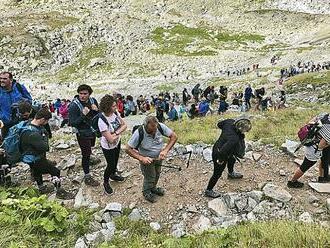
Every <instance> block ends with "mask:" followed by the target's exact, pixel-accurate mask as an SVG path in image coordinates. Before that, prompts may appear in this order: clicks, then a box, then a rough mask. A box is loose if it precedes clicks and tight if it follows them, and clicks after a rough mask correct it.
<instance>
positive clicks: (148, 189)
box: [126, 116, 177, 202]
mask: <svg viewBox="0 0 330 248" xmlns="http://www.w3.org/2000/svg"><path fill="white" fill-rule="evenodd" d="M141 136H142V137H141ZM163 136H165V137H169V138H170V139H169V141H168V142H167V145H166V146H165V147H164V142H163ZM141 139H142V140H141ZM176 140H177V135H176V134H175V133H174V132H173V131H172V130H171V129H169V128H168V127H167V126H166V125H164V124H163V123H159V122H158V120H157V118H156V117H154V116H148V117H146V118H145V120H144V123H143V125H142V126H140V127H139V128H137V129H136V130H135V131H134V133H133V135H132V137H131V138H130V140H129V141H128V143H127V146H126V152H127V154H128V155H130V156H131V157H133V158H135V159H137V160H139V162H140V168H141V171H142V174H143V178H144V179H143V196H144V198H145V199H146V200H147V201H149V202H155V201H156V195H158V196H163V195H164V194H165V191H164V189H162V188H160V187H157V183H158V179H159V176H160V171H161V165H162V161H163V160H164V159H165V158H166V156H167V154H168V152H169V151H170V149H171V148H172V147H173V145H174V144H175V142H176Z"/></svg>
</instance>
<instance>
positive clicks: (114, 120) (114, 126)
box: [98, 113, 121, 150]
mask: <svg viewBox="0 0 330 248" xmlns="http://www.w3.org/2000/svg"><path fill="white" fill-rule="evenodd" d="M102 114H103V113H102ZM103 116H105V115H104V114H103ZM105 118H106V119H107V121H108V123H109V126H108V125H107V124H106V123H105V122H104V121H103V120H102V119H101V118H99V122H98V126H99V129H100V132H101V133H102V132H104V131H109V132H110V133H111V134H113V133H114V132H115V131H117V130H118V129H119V128H120V119H119V117H118V116H117V115H116V114H114V113H113V114H112V115H110V116H109V117H107V116H105ZM120 139H121V137H120V136H119V139H118V140H117V141H116V142H115V143H109V142H108V141H107V139H106V138H105V137H104V136H102V137H101V147H102V148H104V149H107V150H109V149H114V148H116V147H117V146H118V144H119V142H120Z"/></svg>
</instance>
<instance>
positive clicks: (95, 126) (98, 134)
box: [91, 112, 117, 138]
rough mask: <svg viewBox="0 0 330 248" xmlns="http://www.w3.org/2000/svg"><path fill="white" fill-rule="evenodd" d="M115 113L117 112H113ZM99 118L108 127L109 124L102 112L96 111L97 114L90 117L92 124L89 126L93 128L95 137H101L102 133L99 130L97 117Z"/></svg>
mask: <svg viewBox="0 0 330 248" xmlns="http://www.w3.org/2000/svg"><path fill="white" fill-rule="evenodd" d="M115 113H116V115H117V112H115ZM100 118H101V120H102V121H103V122H104V123H105V124H106V125H107V127H108V128H109V126H110V124H109V122H108V120H107V118H106V117H105V116H104V115H103V114H102V113H98V114H97V115H95V116H94V117H93V119H92V125H91V128H92V130H93V133H94V134H95V136H96V137H97V138H101V137H102V133H101V132H100V129H99V119H100Z"/></svg>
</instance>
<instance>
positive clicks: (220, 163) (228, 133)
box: [205, 117, 252, 198]
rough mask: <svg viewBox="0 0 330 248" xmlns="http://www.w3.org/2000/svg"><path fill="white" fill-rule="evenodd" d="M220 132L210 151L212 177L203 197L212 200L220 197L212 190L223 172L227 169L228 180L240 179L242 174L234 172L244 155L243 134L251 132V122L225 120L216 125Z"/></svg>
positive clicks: (242, 119) (244, 118)
mask: <svg viewBox="0 0 330 248" xmlns="http://www.w3.org/2000/svg"><path fill="white" fill-rule="evenodd" d="M218 127H219V128H220V129H221V130H222V132H221V135H220V137H219V139H218V140H217V141H216V142H215V144H214V146H213V150H212V159H213V166H214V170H213V175H212V177H211V178H210V180H209V183H208V185H207V188H206V190H205V195H206V196H208V197H212V198H217V197H219V196H220V194H219V193H217V192H215V191H214V190H213V188H214V186H215V185H216V183H217V182H218V180H219V178H220V177H221V175H222V172H223V171H224V170H225V168H226V166H227V168H228V179H240V178H242V177H243V175H242V174H240V173H238V172H235V171H234V164H235V162H236V160H238V159H239V158H242V157H243V156H244V154H245V140H244V139H245V135H244V134H245V133H246V132H248V131H250V130H251V127H252V125H251V122H250V120H249V119H247V118H246V117H239V118H236V119H226V120H223V121H220V122H219V123H218Z"/></svg>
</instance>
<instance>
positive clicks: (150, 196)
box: [143, 192, 156, 203]
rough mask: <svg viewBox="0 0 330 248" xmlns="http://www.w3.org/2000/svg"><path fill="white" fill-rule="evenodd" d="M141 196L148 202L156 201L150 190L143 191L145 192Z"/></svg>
mask: <svg viewBox="0 0 330 248" xmlns="http://www.w3.org/2000/svg"><path fill="white" fill-rule="evenodd" d="M143 196H144V199H146V200H147V201H148V202H151V203H154V202H156V196H155V195H154V194H153V193H151V192H148V193H145V194H143Z"/></svg>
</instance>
